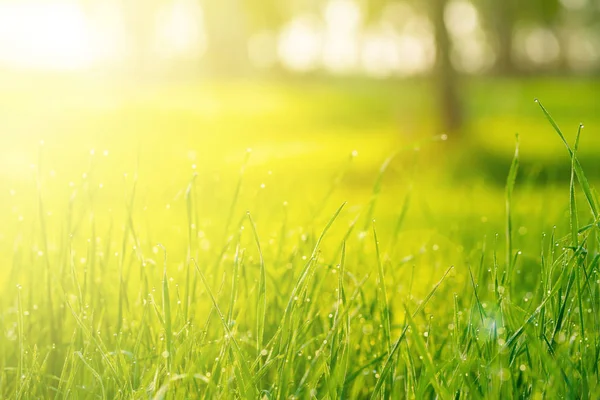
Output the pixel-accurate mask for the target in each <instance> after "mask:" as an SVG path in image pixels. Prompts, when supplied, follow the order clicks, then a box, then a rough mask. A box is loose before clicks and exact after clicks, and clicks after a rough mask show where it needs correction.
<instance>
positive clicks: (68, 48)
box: [0, 0, 95, 70]
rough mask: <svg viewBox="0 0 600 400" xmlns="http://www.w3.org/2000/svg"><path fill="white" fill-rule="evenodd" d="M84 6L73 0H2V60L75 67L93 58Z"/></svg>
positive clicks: (20, 65) (46, 66)
mask: <svg viewBox="0 0 600 400" xmlns="http://www.w3.org/2000/svg"><path fill="white" fill-rule="evenodd" d="M90 38H91V35H90V30H89V27H88V24H87V19H86V16H85V13H84V11H83V10H82V7H81V6H80V5H79V4H77V3H75V2H72V1H59V2H43V1H39V0H24V1H11V2H8V3H0V62H1V63H2V64H7V65H10V66H13V67H16V68H40V69H62V70H72V69H80V68H83V67H87V66H89V65H90V64H91V63H92V62H93V60H94V58H95V54H94V47H93V46H91V40H90Z"/></svg>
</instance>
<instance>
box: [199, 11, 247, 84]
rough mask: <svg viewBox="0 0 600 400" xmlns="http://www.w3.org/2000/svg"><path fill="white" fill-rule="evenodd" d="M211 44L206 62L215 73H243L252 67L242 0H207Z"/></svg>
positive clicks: (207, 27)
mask: <svg viewBox="0 0 600 400" xmlns="http://www.w3.org/2000/svg"><path fill="white" fill-rule="evenodd" d="M201 6H202V11H203V12H204V28H205V31H206V35H207V41H208V47H207V51H206V55H205V56H204V61H205V64H206V65H208V68H209V70H210V72H211V73H213V74H219V75H222V74H225V75H227V74H239V73H242V72H243V71H244V70H245V69H246V68H247V67H248V49H247V37H246V34H247V32H246V21H245V20H244V16H245V15H246V14H245V13H244V7H243V6H242V4H241V1H240V0H218V1H217V0H203V1H201Z"/></svg>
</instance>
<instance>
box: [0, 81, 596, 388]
mask: <svg viewBox="0 0 600 400" xmlns="http://www.w3.org/2000/svg"><path fill="white" fill-rule="evenodd" d="M0 84H1V85H0V87H1V89H2V90H1V92H0V222H1V223H0V260H1V262H2V267H1V268H0V285H1V286H0V287H1V288H2V295H1V296H0V332H1V335H2V336H1V339H0V397H2V398H17V399H29V398H39V399H47V398H57V399H58V398H60V399H72V398H76V399H96V398H101V399H129V398H136V399H142V398H143V399H148V398H150V399H185V398H206V399H213V398H224V399H229V398H244V399H256V398H261V399H262V398H265V399H289V398H297V399H311V398H315V399H322V398H330V399H335V398H372V399H379V398H392V399H400V398H415V399H422V398H432V399H433V398H440V399H450V398H454V399H478V398H482V399H483V398H491V399H498V398H524V399H546V398H548V399H552V398H584V399H593V398H598V397H599V396H600V375H599V371H598V365H599V359H600V334H599V332H600V320H599V318H600V313H599V307H600V286H599V283H600V275H599V265H598V264H599V261H600V252H599V245H600V237H599V235H598V234H599V233H600V231H599V230H600V225H599V221H600V216H599V213H600V204H598V196H597V192H596V190H595V189H594V188H595V186H596V185H595V184H596V182H597V181H598V180H600V169H599V164H598V154H599V151H600V135H599V134H598V132H599V129H600V97H599V93H600V83H599V81H598V80H593V79H591V78H590V79H588V78H580V79H567V78H556V77H546V78H525V79H520V80H515V79H508V78H492V77H488V78H477V79H470V80H466V81H465V82H463V85H462V86H461V88H462V89H461V90H462V91H461V98H462V101H463V104H464V108H465V115H466V118H465V119H466V126H465V129H464V132H463V133H462V134H460V135H458V134H451V133H448V134H446V133H444V132H442V131H441V130H440V129H439V126H440V123H439V122H438V121H437V118H436V115H437V114H436V113H435V111H434V110H435V108H436V105H435V99H434V97H433V93H434V87H433V86H432V85H433V84H432V82H431V81H430V80H427V79H423V80H419V79H411V80H407V81H402V80H399V81H394V80H390V81H381V82H373V81H366V80H361V79H356V80H353V79H339V80H338V79H319V78H318V77H313V78H297V79H293V80H289V79H288V80H281V81H279V80H277V79H275V78H272V79H269V80H265V81H260V80H259V81H256V80H253V81H244V80H239V81H226V82H225V81H224V82H218V81H217V82H214V81H213V82H205V81H199V80H193V81H187V80H184V79H180V80H173V81H172V82H162V83H161V84H155V83H149V82H144V81H141V80H140V81H138V82H125V81H122V82H115V81H111V82H104V81H102V80H101V79H97V80H91V79H89V78H85V79H84V78H76V77H73V76H69V77H60V76H57V77H54V78H53V79H48V78H47V77H38V78H28V79H27V80H23V79H15V80H9V79H4V80H2V81H1V82H0ZM534 99H539V100H540V102H536V101H534ZM541 104H543V106H541ZM545 110H547V112H546V111H545ZM580 124H583V125H580ZM583 126H584V127H583ZM517 134H518V136H517Z"/></svg>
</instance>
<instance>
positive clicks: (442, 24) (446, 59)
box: [430, 0, 463, 133]
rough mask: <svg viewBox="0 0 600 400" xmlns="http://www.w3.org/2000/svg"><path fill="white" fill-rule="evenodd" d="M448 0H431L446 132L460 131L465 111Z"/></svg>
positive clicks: (440, 100) (438, 87)
mask: <svg viewBox="0 0 600 400" xmlns="http://www.w3.org/2000/svg"><path fill="white" fill-rule="evenodd" d="M447 4H448V0H431V1H430V13H431V21H432V23H433V26H434V30H435V44H436V62H435V68H434V76H435V83H436V88H437V92H438V107H439V111H440V112H439V115H440V122H441V125H442V129H444V130H445V131H446V132H451V133H457V132H460V129H461V128H462V124H463V111H462V106H461V102H460V97H459V94H458V93H459V92H458V76H457V73H456V71H455V69H454V66H453V65H452V60H451V57H450V55H451V50H452V42H451V39H450V34H449V32H448V27H447V26H446V21H445V18H444V14H445V10H446V5H447Z"/></svg>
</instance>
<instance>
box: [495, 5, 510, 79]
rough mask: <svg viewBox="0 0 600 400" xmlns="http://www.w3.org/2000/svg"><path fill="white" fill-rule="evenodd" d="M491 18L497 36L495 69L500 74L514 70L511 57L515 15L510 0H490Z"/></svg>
mask: <svg viewBox="0 0 600 400" xmlns="http://www.w3.org/2000/svg"><path fill="white" fill-rule="evenodd" d="M490 8H491V10H490V11H491V12H492V15H491V18H492V21H493V25H494V28H495V31H496V35H497V38H498V58H497V61H496V69H497V70H498V72H500V73H502V74H512V73H514V72H515V64H514V60H513V57H512V51H513V29H514V24H515V15H514V9H513V3H512V1H511V0H501V1H495V0H492V1H491V7H490Z"/></svg>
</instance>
